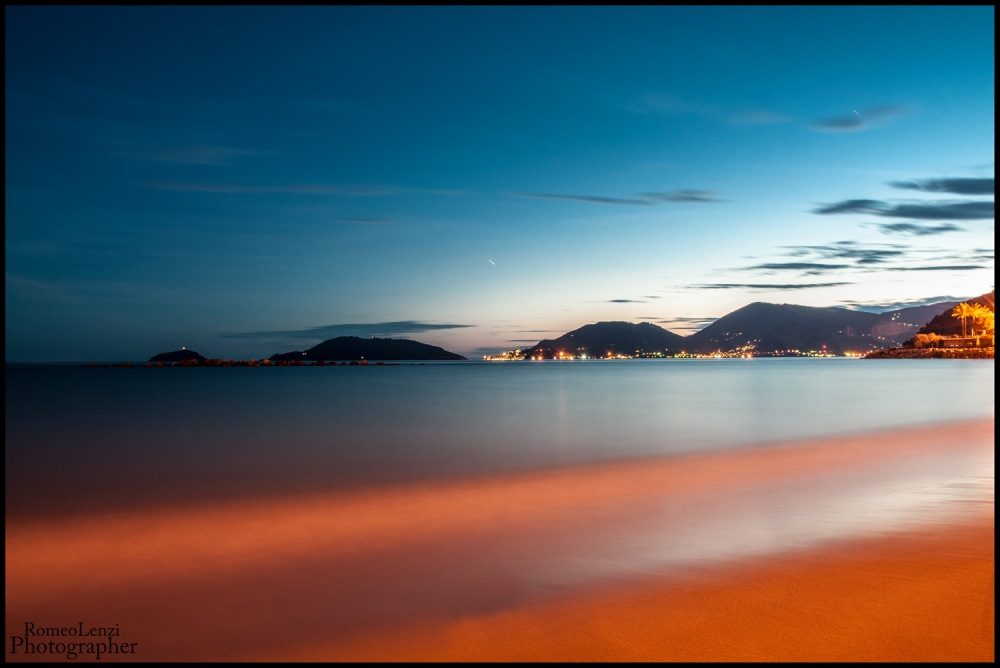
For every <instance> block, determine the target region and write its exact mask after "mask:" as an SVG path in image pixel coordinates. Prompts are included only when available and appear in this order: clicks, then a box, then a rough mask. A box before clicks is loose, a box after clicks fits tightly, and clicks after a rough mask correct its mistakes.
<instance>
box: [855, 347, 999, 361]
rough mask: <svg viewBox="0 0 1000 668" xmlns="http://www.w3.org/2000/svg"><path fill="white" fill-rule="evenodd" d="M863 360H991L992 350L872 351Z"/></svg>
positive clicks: (907, 349)
mask: <svg viewBox="0 0 1000 668" xmlns="http://www.w3.org/2000/svg"><path fill="white" fill-rule="evenodd" d="M865 359H949V360H961V359H993V348H889V349H888V350H875V351H872V352H870V353H868V354H867V355H865Z"/></svg>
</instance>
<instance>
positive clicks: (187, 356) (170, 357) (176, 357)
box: [149, 349, 205, 362]
mask: <svg viewBox="0 0 1000 668" xmlns="http://www.w3.org/2000/svg"><path fill="white" fill-rule="evenodd" d="M185 360H197V361H198V362H204V361H205V358H204V357H202V356H201V355H199V354H198V353H196V352H195V351H193V350H185V349H181V350H175V351H173V352H172V353H160V354H159V355H154V356H153V357H150V358H149V361H150V362H183V361H185Z"/></svg>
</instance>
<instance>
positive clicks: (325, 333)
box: [221, 320, 474, 341]
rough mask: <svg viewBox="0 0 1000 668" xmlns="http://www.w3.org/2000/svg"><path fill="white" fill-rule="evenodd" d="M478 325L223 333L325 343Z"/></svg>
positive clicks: (351, 326)
mask: <svg viewBox="0 0 1000 668" xmlns="http://www.w3.org/2000/svg"><path fill="white" fill-rule="evenodd" d="M466 327H474V325H456V324H436V323H429V322H419V321H416V320H401V321H397V322H376V323H368V324H344V325H326V326H324V327H311V328H309V329H296V330H274V331H265V332H233V333H227V334H222V335H221V337H222V338H224V339H285V340H296V341H322V340H326V339H332V338H335V337H338V336H360V337H365V338H367V337H371V336H382V337H385V336H392V335H399V334H416V333H420V332H434V331H439V330H443V329H462V328H466Z"/></svg>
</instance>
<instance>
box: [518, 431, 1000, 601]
mask: <svg viewBox="0 0 1000 668" xmlns="http://www.w3.org/2000/svg"><path fill="white" fill-rule="evenodd" d="M942 446H944V447H943V448H942V451H941V452H937V453H934V454H930V455H926V454H924V455H915V456H913V457H908V458H903V459H893V460H890V461H888V462H881V463H874V464H869V463H867V462H865V461H858V462H856V465H855V466H854V467H853V468H852V470H849V471H846V472H845V471H839V472H836V473H832V474H821V475H816V476H807V477H803V478H798V477H795V478H787V479H778V480H767V481H764V482H756V483H749V484H743V485H739V484H737V485H733V486H729V487H727V489H725V490H724V491H722V490H718V489H714V490H711V491H704V492H701V493H697V492H696V493H693V494H685V495H681V496H679V497H671V496H666V497H665V498H661V499H656V500H653V501H651V502H650V503H647V504H646V505H645V507H640V506H635V507H630V508H629V509H628V512H627V513H622V515H621V516H620V517H618V518H617V520H616V526H615V527H614V528H608V527H606V528H605V529H604V531H603V532H601V535H600V536H599V537H597V538H596V539H593V540H591V541H590V542H588V541H587V540H583V541H578V542H577V543H576V544H574V545H573V546H572V549H571V550H567V551H565V552H563V553H559V552H557V553H553V554H550V555H548V556H547V558H544V559H541V560H539V561H538V562H536V563H534V564H532V565H531V566H530V567H528V568H527V569H526V573H525V577H526V578H527V579H528V580H530V581H531V582H533V583H534V585H535V586H537V587H542V588H547V587H553V586H555V587H565V586H571V585H579V584H584V583H587V582H590V581H597V580H602V579H607V578H612V579H613V578H616V577H634V576H637V575H643V574H650V573H683V572H686V571H691V570H692V569H698V568H701V567H704V566H707V565H711V564H718V563H725V562H727V561H732V560H737V559H743V558H747V557H755V556H761V555H766V554H771V553H784V552H789V551H796V550H802V549H809V548H815V547H817V546H819V545H822V544H824V543H829V542H832V541H836V540H838V539H859V538H864V537H868V536H879V535H886V534H889V535H891V534H895V533H906V532H910V531H914V530H916V529H921V528H926V527H933V526H952V525H956V524H961V523H966V522H970V521H982V520H984V519H988V520H990V521H992V518H993V512H994V483H995V478H994V464H995V456H994V449H993V443H992V441H986V440H984V441H983V442H982V443H980V444H978V447H972V448H969V449H959V450H955V449H952V448H948V447H947V444H946V443H943V444H942ZM592 538H593V537H592Z"/></svg>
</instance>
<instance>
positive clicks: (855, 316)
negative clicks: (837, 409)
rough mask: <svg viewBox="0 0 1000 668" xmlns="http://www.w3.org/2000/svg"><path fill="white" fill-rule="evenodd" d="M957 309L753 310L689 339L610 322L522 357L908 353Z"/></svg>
mask: <svg viewBox="0 0 1000 668" xmlns="http://www.w3.org/2000/svg"><path fill="white" fill-rule="evenodd" d="M977 299H980V298H977ZM970 301H972V300H970ZM957 303H959V302H950V301H946V302H938V303H935V304H929V305H926V306H916V307H908V308H902V309H891V310H888V311H884V312H882V313H870V312H867V311H855V310H851V309H847V308H842V307H835V306H833V307H814V306H800V305H797V304H772V303H769V302H753V303H750V304H747V305H746V306H743V307H741V308H739V309H736V310H735V311H732V312H731V313H728V314H726V315H724V316H723V317H721V318H719V319H718V320H716V321H714V322H713V323H711V324H710V325H708V326H707V327H705V328H704V329H702V330H700V331H698V332H695V333H694V334H691V335H689V336H681V335H680V334H677V333H675V332H671V331H670V330H668V329H665V328H663V327H660V326H659V325H655V324H653V323H649V322H641V323H630V322H624V321H603V322H598V323H591V324H588V325H584V326H583V327H579V328H577V329H575V330H572V331H570V332H567V333H566V334H563V335H562V336H560V337H558V338H555V339H545V340H542V341H539V342H538V343H537V344H536V345H534V346H532V347H531V348H528V349H527V350H523V351H521V353H520V356H523V357H525V358H528V359H532V358H541V359H557V358H560V357H564V358H565V357H579V356H580V355H582V354H584V355H586V356H587V357H592V358H593V357H618V356H629V357H631V356H635V355H640V356H668V355H675V354H677V353H694V354H710V353H714V352H721V351H726V352H734V351H743V352H745V353H747V354H750V353H753V354H786V353H787V354H794V352H795V351H798V352H804V351H816V352H827V353H830V354H844V353H846V352H869V351H871V350H877V349H879V348H884V347H887V346H894V345H901V344H902V343H903V342H904V341H906V340H907V339H909V338H911V337H912V336H914V335H915V334H916V333H917V331H918V330H920V327H921V325H923V324H924V323H926V322H927V320H928V319H930V318H931V317H942V316H940V315H934V314H941V311H942V309H944V310H945V313H944V314H942V315H946V314H947V313H948V312H950V309H951V308H953V307H954V305H955V304H957ZM925 318H926V319H925ZM913 321H916V322H913ZM921 321H922V322H921Z"/></svg>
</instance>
